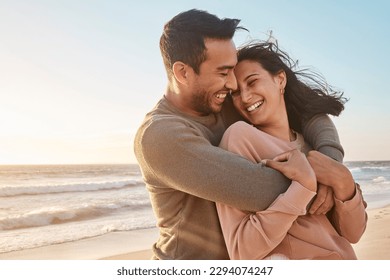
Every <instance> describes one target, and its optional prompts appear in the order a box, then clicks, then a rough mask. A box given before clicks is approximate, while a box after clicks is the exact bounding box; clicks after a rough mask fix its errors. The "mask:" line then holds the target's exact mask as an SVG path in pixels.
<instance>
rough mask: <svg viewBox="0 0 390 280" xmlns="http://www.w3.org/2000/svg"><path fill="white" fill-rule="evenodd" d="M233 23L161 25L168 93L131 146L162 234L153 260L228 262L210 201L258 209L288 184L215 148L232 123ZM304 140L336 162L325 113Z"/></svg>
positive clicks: (198, 20) (184, 20)
mask: <svg viewBox="0 0 390 280" xmlns="http://www.w3.org/2000/svg"><path fill="white" fill-rule="evenodd" d="M239 22H240V21H239V20H237V19H222V20H221V19H219V18H218V17H216V16H214V15H211V14H209V13H207V12H205V11H199V10H190V11H187V12H183V13H180V14H178V15H177V16H175V17H174V18H172V19H171V20H170V21H169V22H168V23H167V24H166V25H165V27H164V32H163V34H162V36H161V39H160V49H161V53H162V56H163V60H164V64H165V67H166V71H167V74H168V88H167V91H166V93H165V96H164V97H163V98H162V99H161V100H160V101H159V102H158V104H157V105H156V107H155V108H154V109H153V110H152V111H151V112H150V113H148V114H147V115H146V117H145V120H144V122H143V124H142V125H141V127H140V128H139V130H138V132H137V135H136V138H135V145H134V149H135V154H136V157H137V160H138V162H139V165H140V167H141V170H142V173H143V178H144V181H145V183H146V186H147V189H148V191H149V193H150V199H151V202H152V206H153V210H154V212H155V215H156V218H157V226H158V227H159V230H160V237H159V239H158V241H157V243H156V244H154V246H153V252H154V259H228V253H227V250H226V247H225V243H224V240H223V236H222V232H221V228H220V225H219V220H218V215H217V212H216V208H215V203H214V202H215V201H219V202H222V203H225V204H228V205H232V206H234V207H236V208H239V209H243V210H247V211H260V210H264V209H265V208H267V207H268V206H269V205H270V204H271V203H272V202H273V201H274V200H275V198H276V197H277V196H278V195H279V194H281V193H283V192H285V190H286V188H287V187H288V185H289V184H290V182H289V180H287V178H285V177H284V176H283V175H281V174H280V173H278V172H277V171H275V170H272V169H270V168H267V167H264V166H261V165H260V164H253V163H251V162H249V161H248V160H246V159H244V158H241V157H239V156H237V155H234V154H232V153H230V152H227V151H225V150H222V149H220V148H218V147H216V146H218V144H219V142H220V140H221V137H222V135H223V133H224V131H225V129H226V128H227V127H228V126H229V125H230V124H231V123H232V122H233V121H235V120H236V115H234V114H235V113H234V111H233V110H232V107H231V106H229V105H231V104H229V103H227V102H226V101H228V99H227V95H228V93H229V92H230V91H232V90H235V89H236V87H237V84H236V79H235V76H234V72H233V69H234V67H235V65H236V62H237V58H236V47H235V45H234V43H233V41H232V38H233V35H234V33H235V31H236V30H237V29H239V28H240V27H238V24H239ZM225 99H226V101H225ZM304 135H305V137H306V139H308V140H309V141H310V143H311V144H312V146H313V147H314V148H316V149H318V150H320V151H321V152H324V153H326V154H327V155H328V156H331V157H333V158H335V159H338V160H342V157H343V150H342V147H341V145H340V144H339V141H338V136H337V131H336V130H335V128H334V125H333V123H332V122H331V121H330V119H329V118H327V117H326V116H317V117H316V118H314V119H312V120H310V121H309V122H308V123H307V124H305V126H304Z"/></svg>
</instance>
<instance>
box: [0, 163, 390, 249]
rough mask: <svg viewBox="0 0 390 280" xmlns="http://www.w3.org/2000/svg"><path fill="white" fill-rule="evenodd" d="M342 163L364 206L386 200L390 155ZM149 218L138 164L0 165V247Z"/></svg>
mask: <svg viewBox="0 0 390 280" xmlns="http://www.w3.org/2000/svg"><path fill="white" fill-rule="evenodd" d="M346 166H347V167H348V168H349V169H350V170H351V172H352V174H353V176H354V178H355V180H356V181H357V182H358V183H359V184H360V185H361V188H362V190H363V194H364V197H365V199H366V201H367V202H368V207H369V208H377V207H382V206H386V205H388V204H390V161H362V162H347V163H346ZM155 224H156V221H155V218H154V215H153V211H152V208H151V205H150V201H149V195H148V193H147V191H146V189H145V184H144V183H143V180H142V175H141V172H140V169H139V167H138V165H135V164H134V165H31V166H16V165H15V166H0V253H4V252H9V251H15V250H21V249H27V248H34V247H40V246H44V245H51V244H58V243H63V242H67V241H74V240H79V239H83V238H87V237H93V236H99V235H103V234H106V233H109V232H113V231H128V230H135V229H142V228H151V227H154V226H155Z"/></svg>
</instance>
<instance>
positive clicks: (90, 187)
mask: <svg viewBox="0 0 390 280" xmlns="http://www.w3.org/2000/svg"><path fill="white" fill-rule="evenodd" d="M140 184H143V182H142V181H141V180H118V181H104V182H87V183H79V184H77V183H76V184H74V183H71V184H66V183H62V184H51V185H44V184H42V185H31V186H17V187H15V186H3V187H1V186H0V197H8V196H17V195H38V194H50V193H67V192H90V191H100V190H111V189H120V188H127V187H131V186H137V185H140Z"/></svg>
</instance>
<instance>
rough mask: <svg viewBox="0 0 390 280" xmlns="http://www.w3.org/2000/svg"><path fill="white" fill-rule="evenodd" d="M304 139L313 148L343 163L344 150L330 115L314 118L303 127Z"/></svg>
mask: <svg viewBox="0 0 390 280" xmlns="http://www.w3.org/2000/svg"><path fill="white" fill-rule="evenodd" d="M302 127H303V138H305V140H306V141H307V142H308V143H309V144H310V145H311V146H312V147H313V149H314V150H317V151H319V152H321V153H323V154H324V155H327V156H328V157H331V158H333V159H334V160H337V161H339V162H343V158H344V149H343V147H342V146H341V144H340V139H339V135H338V133H337V130H336V127H335V126H334V124H333V122H332V120H331V119H330V118H329V116H328V115H325V114H320V115H315V116H313V117H312V118H311V119H310V120H308V121H307V122H304V123H303V125H302Z"/></svg>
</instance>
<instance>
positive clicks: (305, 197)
mask: <svg viewBox="0 0 390 280" xmlns="http://www.w3.org/2000/svg"><path fill="white" fill-rule="evenodd" d="M220 146H221V147H222V148H224V149H226V150H229V151H231V152H234V153H237V154H239V155H241V156H243V157H245V158H247V159H249V160H251V161H253V162H257V163H258V162H260V161H261V159H272V158H274V157H275V156H276V155H278V154H280V153H282V152H285V151H289V150H292V149H299V150H302V151H305V150H307V147H306V145H305V143H304V140H303V138H302V136H301V135H299V134H298V136H297V140H296V141H294V142H287V141H284V140H281V139H279V138H276V137H273V136H271V135H269V134H266V133H264V132H262V131H260V130H258V129H257V128H255V127H253V126H251V125H249V124H247V123H245V122H238V123H235V124H234V125H232V126H231V127H230V128H229V129H228V130H227V131H226V133H225V135H224V137H223V139H222V141H221V144H220ZM259 168H260V167H259ZM329 176H331V174H330V175H329ZM259 184H261V182H259ZM237 187H239V186H237ZM315 194H316V193H314V192H312V191H310V190H308V189H307V188H305V187H304V186H302V185H301V184H300V183H298V182H296V181H292V183H291V185H290V187H289V188H288V190H287V191H286V192H285V193H283V194H281V195H279V196H278V198H277V199H276V200H275V201H274V202H273V204H272V205H271V206H270V207H269V208H268V209H266V210H264V211H259V212H256V213H254V212H244V211H241V210H239V209H236V208H233V207H230V206H228V205H224V204H220V203H217V210H218V214H219V218H220V223H221V227H222V231H223V235H224V238H225V241H226V245H227V249H228V252H229V256H230V258H231V259H247V260H248V259H264V258H272V256H274V255H278V256H280V255H283V256H284V257H285V258H288V259H356V255H355V252H354V250H353V248H352V246H351V244H350V243H356V242H357V241H359V239H360V237H361V236H362V234H363V232H364V230H365V228H366V223H367V215H366V212H365V208H366V203H365V202H364V200H363V197H362V194H361V191H360V188H359V187H358V186H357V189H356V192H355V196H354V197H353V198H352V199H351V200H349V201H345V202H342V201H340V200H337V199H335V205H334V208H333V209H332V210H331V211H330V212H329V213H328V214H327V215H310V214H307V208H308V204H309V203H310V202H311V200H312V199H313V197H314V196H315Z"/></svg>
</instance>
